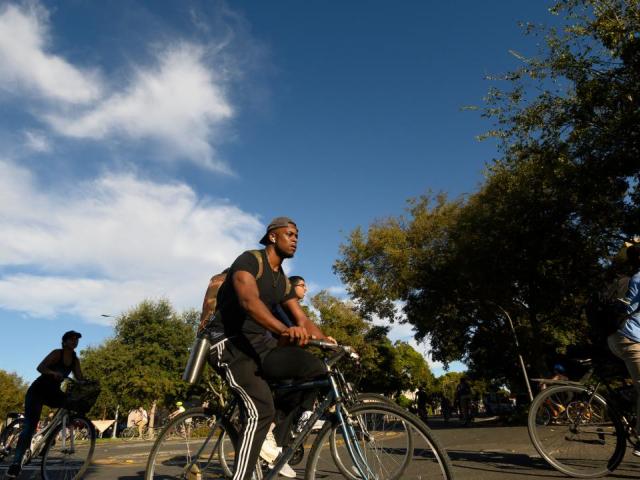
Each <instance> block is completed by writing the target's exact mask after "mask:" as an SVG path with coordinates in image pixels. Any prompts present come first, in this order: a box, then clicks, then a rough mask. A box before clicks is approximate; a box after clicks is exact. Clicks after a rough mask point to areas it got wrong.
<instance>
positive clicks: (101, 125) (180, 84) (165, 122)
mask: <svg viewBox="0 0 640 480" xmlns="http://www.w3.org/2000/svg"><path fill="white" fill-rule="evenodd" d="M203 55H204V50H203V49H202V48H201V47H199V46H197V45H193V44H187V43H182V44H179V45H176V46H173V47H171V48H169V49H167V50H166V51H164V52H162V53H161V54H160V55H159V57H158V59H157V66H155V67H152V68H146V69H142V68H139V69H137V71H136V72H135V75H134V77H133V79H132V81H131V83H130V85H128V86H126V87H125V88H124V91H122V92H116V93H113V94H112V95H111V96H109V97H107V98H105V99H104V100H102V101H100V102H98V103H97V104H96V105H95V106H93V107H92V108H90V109H89V110H88V111H86V112H82V113H79V114H78V115H72V116H68V115H66V114H57V113H56V114H51V115H48V116H47V117H46V118H47V120H48V122H49V123H50V124H51V125H52V127H53V128H54V129H55V130H56V131H57V132H58V133H61V134H63V135H66V136H70V137H75V138H90V139H94V140H102V139H105V138H109V137H113V136H116V137H125V138H129V139H133V140H141V139H153V140H154V141H155V142H157V143H159V144H160V145H162V146H163V147H164V148H165V149H166V148H168V149H169V150H170V151H169V152H166V151H165V153H169V154H170V157H171V158H175V157H181V158H185V159H188V160H190V161H193V162H195V163H197V164H199V165H201V166H203V167H205V168H209V169H213V170H221V171H228V168H227V167H226V165H225V164H224V163H223V162H222V161H220V160H219V159H218V158H217V157H216V155H215V150H214V147H213V146H212V144H211V140H212V139H215V137H216V133H217V132H218V130H219V129H220V128H221V126H222V125H223V124H224V122H225V121H226V120H228V119H229V118H231V116H232V115H233V109H232V108H231V105H230V104H229V102H228V101H227V99H226V97H225V92H224V88H223V86H222V81H221V80H220V79H219V78H216V76H215V75H214V72H212V71H211V70H209V69H207V67H206V65H205V63H204V60H203Z"/></svg>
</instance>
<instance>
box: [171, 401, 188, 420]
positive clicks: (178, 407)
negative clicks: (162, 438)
mask: <svg viewBox="0 0 640 480" xmlns="http://www.w3.org/2000/svg"><path fill="white" fill-rule="evenodd" d="M184 411H186V408H184V405H182V402H176V410H175V411H174V412H172V413H171V414H170V415H169V420H171V419H172V418H174V417H177V416H178V415H180V414H181V413H182V412H184Z"/></svg>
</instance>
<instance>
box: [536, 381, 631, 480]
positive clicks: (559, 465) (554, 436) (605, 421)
mask: <svg viewBox="0 0 640 480" xmlns="http://www.w3.org/2000/svg"><path fill="white" fill-rule="evenodd" d="M549 402H552V403H551V404H552V405H555V406H557V407H558V408H556V410H557V411H559V412H561V413H557V414H556V415H555V416H554V417H552V418H551V419H550V420H549V421H548V422H546V423H545V422H541V421H540V418H541V417H543V416H546V415H547V413H546V412H542V413H540V411H541V410H547V411H548V410H549V407H548V405H549ZM527 430H528V431H529V437H530V438H531V442H532V443H533V446H534V447H535V449H536V450H537V451H538V453H539V454H540V456H542V458H543V459H544V460H545V461H546V462H547V463H548V464H549V465H550V466H551V467H553V468H554V469H556V470H558V471H559V472H562V473H564V474H566V475H569V476H571V477H575V478H597V477H601V476H603V475H607V474H608V473H611V472H612V471H613V470H615V469H616V467H617V466H618V465H620V462H622V459H623V458H624V454H625V450H626V435H625V432H624V427H623V425H622V421H621V420H620V417H619V416H618V414H617V413H616V412H615V411H614V410H613V409H611V408H609V406H608V404H607V401H606V399H605V398H604V397H603V396H602V395H600V394H598V393H595V394H593V393H591V392H590V391H589V389H587V388H586V387H583V386H576V385H556V386H552V387H549V388H546V389H544V390H542V391H541V392H540V393H539V394H538V395H536V397H535V398H534V399H533V402H532V403H531V407H530V409H529V416H528V422H527Z"/></svg>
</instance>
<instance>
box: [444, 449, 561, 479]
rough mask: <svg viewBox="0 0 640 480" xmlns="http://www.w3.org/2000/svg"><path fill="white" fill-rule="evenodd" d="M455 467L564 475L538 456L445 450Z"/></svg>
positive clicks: (528, 473) (555, 475)
mask: <svg viewBox="0 0 640 480" xmlns="http://www.w3.org/2000/svg"><path fill="white" fill-rule="evenodd" d="M447 452H448V453H449V458H451V461H452V462H453V464H454V466H455V467H456V468H460V469H465V470H476V471H485V472H494V473H498V472H501V473H504V474H511V475H518V476H532V477H541V476H542V477H544V476H548V477H549V478H554V477H564V475H562V474H561V473H559V472H556V471H555V470H553V469H552V468H551V467H549V466H548V465H547V463H546V462H545V461H544V460H542V459H540V458H531V457H530V456H529V455H525V454H522V453H508V452H473V451H465V450H447ZM545 470H546V472H545ZM547 474H548V475H547Z"/></svg>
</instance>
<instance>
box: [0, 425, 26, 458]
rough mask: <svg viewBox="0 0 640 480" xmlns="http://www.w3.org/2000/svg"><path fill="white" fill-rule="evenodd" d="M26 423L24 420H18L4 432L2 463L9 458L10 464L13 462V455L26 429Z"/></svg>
mask: <svg viewBox="0 0 640 480" xmlns="http://www.w3.org/2000/svg"><path fill="white" fill-rule="evenodd" d="M24 422H25V420H24V418H17V419H15V420H14V421H13V422H11V423H10V424H9V425H8V426H6V427H5V428H4V429H3V430H2V433H1V434H0V462H3V461H4V459H5V458H9V459H10V462H13V453H14V451H15V448H16V445H17V444H18V439H19V438H20V433H22V429H23V428H24Z"/></svg>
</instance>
